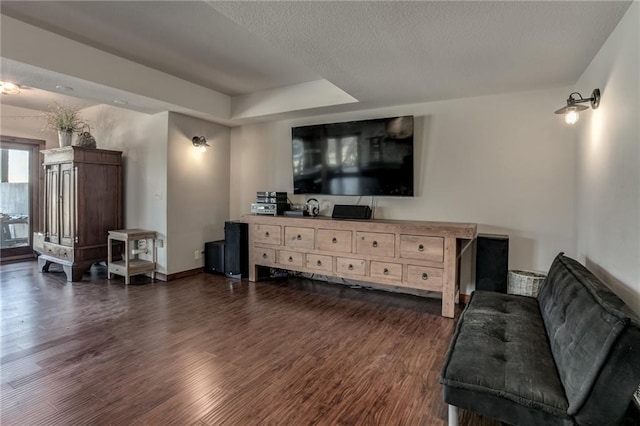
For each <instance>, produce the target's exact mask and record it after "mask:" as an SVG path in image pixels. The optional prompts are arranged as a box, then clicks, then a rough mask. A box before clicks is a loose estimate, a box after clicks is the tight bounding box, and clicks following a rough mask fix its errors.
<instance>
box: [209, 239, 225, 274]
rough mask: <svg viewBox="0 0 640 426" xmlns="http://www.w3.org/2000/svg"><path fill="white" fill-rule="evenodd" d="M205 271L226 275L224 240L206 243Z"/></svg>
mask: <svg viewBox="0 0 640 426" xmlns="http://www.w3.org/2000/svg"><path fill="white" fill-rule="evenodd" d="M204 271H205V272H209V273H211V274H224V240H219V241H210V242H208V243H204Z"/></svg>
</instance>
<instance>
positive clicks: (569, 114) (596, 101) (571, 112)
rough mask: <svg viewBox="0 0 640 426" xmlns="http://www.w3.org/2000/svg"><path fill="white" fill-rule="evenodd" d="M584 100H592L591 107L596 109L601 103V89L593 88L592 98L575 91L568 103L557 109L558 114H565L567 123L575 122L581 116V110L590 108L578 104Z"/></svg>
mask: <svg viewBox="0 0 640 426" xmlns="http://www.w3.org/2000/svg"><path fill="white" fill-rule="evenodd" d="M584 102H590V103H591V108H593V109H596V108H598V105H600V89H593V92H591V97H590V98H583V97H582V95H581V94H580V93H578V92H573V93H571V94H570V95H569V99H567V105H566V106H563V107H562V108H560V109H559V110H557V111H556V114H564V121H565V123H567V124H575V123H576V121H578V118H579V115H578V114H579V112H580V111H584V110H585V109H588V108H589V107H586V106H584V105H578V104H581V103H584Z"/></svg>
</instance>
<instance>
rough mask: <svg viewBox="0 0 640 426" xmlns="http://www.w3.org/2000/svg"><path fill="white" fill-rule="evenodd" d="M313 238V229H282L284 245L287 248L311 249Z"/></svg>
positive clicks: (314, 234) (292, 227)
mask: <svg viewBox="0 0 640 426" xmlns="http://www.w3.org/2000/svg"><path fill="white" fill-rule="evenodd" d="M315 236H316V230H315V229H313V228H298V227H295V226H285V227H284V245H285V246H287V247H297V248H307V249H312V248H313V247H314V245H315V244H314V242H315V241H314V240H315Z"/></svg>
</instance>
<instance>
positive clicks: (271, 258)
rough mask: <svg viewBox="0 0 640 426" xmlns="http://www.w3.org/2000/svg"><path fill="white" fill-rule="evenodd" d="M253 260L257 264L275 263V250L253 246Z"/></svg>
mask: <svg viewBox="0 0 640 426" xmlns="http://www.w3.org/2000/svg"><path fill="white" fill-rule="evenodd" d="M254 262H255V263H258V264H265V263H276V251H275V250H274V249H268V248H255V249H254Z"/></svg>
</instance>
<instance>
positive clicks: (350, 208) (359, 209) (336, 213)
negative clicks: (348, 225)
mask: <svg viewBox="0 0 640 426" xmlns="http://www.w3.org/2000/svg"><path fill="white" fill-rule="evenodd" d="M331 218H333V219H371V208H370V207H369V206H356V205H352V204H336V205H335V206H333V213H332V214H331Z"/></svg>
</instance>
